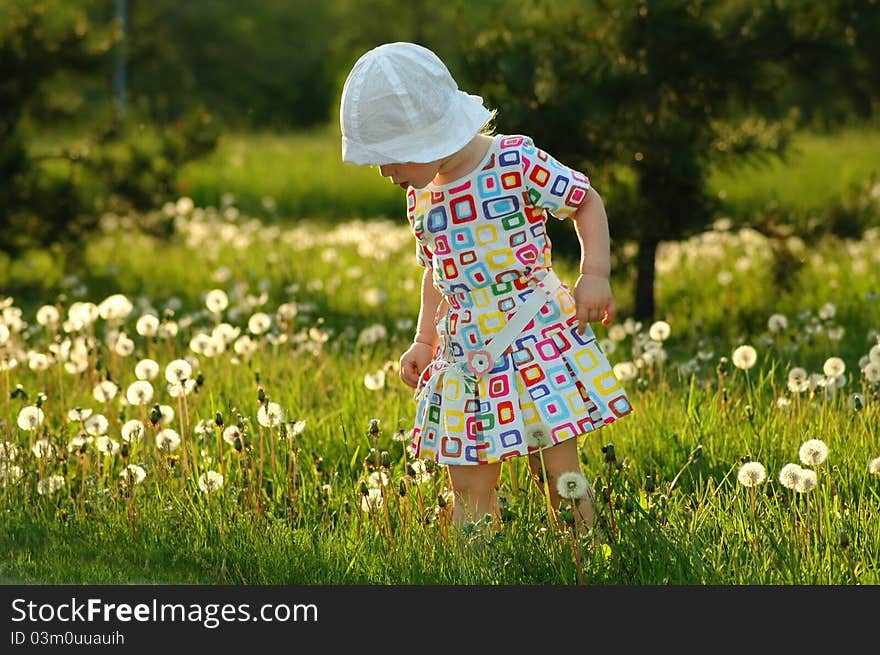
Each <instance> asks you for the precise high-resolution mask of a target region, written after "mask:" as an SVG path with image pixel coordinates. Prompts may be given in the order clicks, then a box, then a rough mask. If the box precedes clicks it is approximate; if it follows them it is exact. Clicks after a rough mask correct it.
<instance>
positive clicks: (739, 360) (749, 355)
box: [732, 345, 758, 371]
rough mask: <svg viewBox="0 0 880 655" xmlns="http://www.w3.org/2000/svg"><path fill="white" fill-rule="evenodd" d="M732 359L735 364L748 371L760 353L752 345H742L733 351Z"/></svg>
mask: <svg viewBox="0 0 880 655" xmlns="http://www.w3.org/2000/svg"><path fill="white" fill-rule="evenodd" d="M732 360H733V365H734V366H736V367H737V368H739V369H742V370H744V371H747V370H749V369H750V368H752V367H753V366H754V365H755V363H756V362H757V361H758V353H757V351H756V350H755V349H754V348H753V347H752V346H749V345H742V346H739V347H737V348H736V349H735V350H734V351H733V358H732Z"/></svg>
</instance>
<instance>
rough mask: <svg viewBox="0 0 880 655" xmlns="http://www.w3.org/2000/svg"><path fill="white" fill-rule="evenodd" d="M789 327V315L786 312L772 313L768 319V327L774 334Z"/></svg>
mask: <svg viewBox="0 0 880 655" xmlns="http://www.w3.org/2000/svg"><path fill="white" fill-rule="evenodd" d="M787 327H788V317H786V316H785V314H771V315H770V318H768V319H767V329H768V330H770V331H771V332H773V333H774V334H779V333H780V332H784V331H785V329H786V328H787Z"/></svg>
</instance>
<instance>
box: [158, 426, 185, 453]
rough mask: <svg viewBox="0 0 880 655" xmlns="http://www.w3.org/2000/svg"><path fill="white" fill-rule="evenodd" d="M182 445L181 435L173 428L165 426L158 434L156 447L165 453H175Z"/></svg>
mask: <svg viewBox="0 0 880 655" xmlns="http://www.w3.org/2000/svg"><path fill="white" fill-rule="evenodd" d="M179 447H180V435H179V434H177V431H176V430H174V429H172V428H165V429H164V430H160V431H159V432H158V433H157V434H156V448H158V449H159V450H161V451H162V452H165V453H173V452H174V451H175V450H177V449H178V448H179Z"/></svg>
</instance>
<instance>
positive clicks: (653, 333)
mask: <svg viewBox="0 0 880 655" xmlns="http://www.w3.org/2000/svg"><path fill="white" fill-rule="evenodd" d="M671 332H672V328H671V327H670V326H669V323H667V322H666V321H655V322H654V323H652V324H651V327H649V328H648V336H649V337H651V338H652V339H653V340H654V341H666V339H668V338H669V334H670V333H671Z"/></svg>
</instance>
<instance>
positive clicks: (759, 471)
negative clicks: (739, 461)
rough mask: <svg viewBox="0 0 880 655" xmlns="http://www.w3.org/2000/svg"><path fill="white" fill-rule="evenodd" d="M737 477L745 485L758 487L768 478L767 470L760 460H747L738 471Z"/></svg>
mask: <svg viewBox="0 0 880 655" xmlns="http://www.w3.org/2000/svg"><path fill="white" fill-rule="evenodd" d="M736 479H737V480H738V481H739V483H740V484H741V485H743V486H744V487H757V486H758V485H759V484H761V483H762V482H764V480H766V479H767V470H766V469H765V468H764V465H763V464H761V463H760V462H746V463H745V464H743V465H742V466H741V467H740V469H739V471H738V472H737V474H736Z"/></svg>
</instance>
